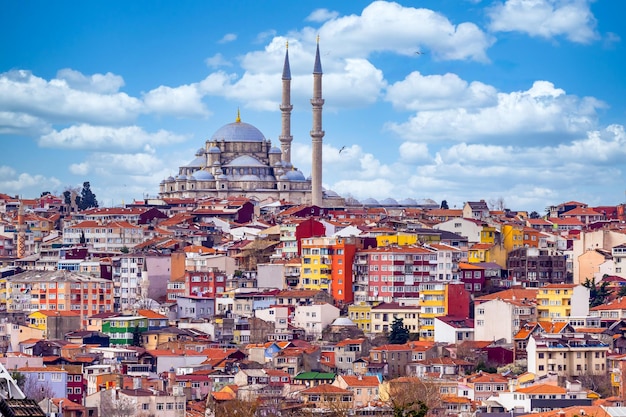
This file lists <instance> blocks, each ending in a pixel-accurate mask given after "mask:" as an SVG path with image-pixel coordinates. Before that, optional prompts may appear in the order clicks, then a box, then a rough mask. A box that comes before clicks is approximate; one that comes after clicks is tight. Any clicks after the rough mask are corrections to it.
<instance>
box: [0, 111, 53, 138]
mask: <svg viewBox="0 0 626 417" xmlns="http://www.w3.org/2000/svg"><path fill="white" fill-rule="evenodd" d="M49 130H50V125H49V124H48V123H46V122H45V121H44V120H42V119H40V118H38V117H34V116H31V115H29V114H26V113H14V112H3V111H0V135H9V134H12V135H25V136H34V135H38V134H42V133H46V132H48V131H49Z"/></svg>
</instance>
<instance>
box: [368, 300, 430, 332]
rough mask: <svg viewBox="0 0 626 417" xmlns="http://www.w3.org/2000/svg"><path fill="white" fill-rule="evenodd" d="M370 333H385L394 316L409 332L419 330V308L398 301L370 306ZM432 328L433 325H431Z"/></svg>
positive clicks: (388, 329) (389, 328)
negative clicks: (400, 320)
mask: <svg viewBox="0 0 626 417" xmlns="http://www.w3.org/2000/svg"><path fill="white" fill-rule="evenodd" d="M371 317H372V327H371V328H372V330H371V331H372V333H381V332H382V333H387V332H390V331H391V325H392V324H393V322H394V320H395V319H396V318H398V319H402V324H403V325H404V327H405V328H406V329H407V330H408V331H409V332H410V333H418V332H419V319H420V309H419V307H418V306H416V305H400V303H397V302H392V303H380V304H378V305H377V306H375V307H372V315H371ZM433 329H434V327H433Z"/></svg>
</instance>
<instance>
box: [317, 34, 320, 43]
mask: <svg viewBox="0 0 626 417" xmlns="http://www.w3.org/2000/svg"><path fill="white" fill-rule="evenodd" d="M316 42H317V44H318V45H319V43H320V35H319V34H318V35H317V39H316Z"/></svg>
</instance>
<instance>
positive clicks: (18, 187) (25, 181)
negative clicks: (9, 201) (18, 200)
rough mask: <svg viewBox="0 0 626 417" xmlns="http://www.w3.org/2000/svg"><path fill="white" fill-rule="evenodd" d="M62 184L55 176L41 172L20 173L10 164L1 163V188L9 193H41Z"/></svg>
mask: <svg viewBox="0 0 626 417" xmlns="http://www.w3.org/2000/svg"><path fill="white" fill-rule="evenodd" d="M60 185H61V181H59V180H58V179H56V178H55V177H45V176H43V175H40V174H30V173H26V172H23V173H20V174H18V173H17V171H16V170H15V169H14V168H12V167H9V166H6V165H0V190H2V191H3V192H5V193H9V194H23V195H39V194H40V193H41V192H42V191H44V190H53V189H55V188H57V187H59V186H60Z"/></svg>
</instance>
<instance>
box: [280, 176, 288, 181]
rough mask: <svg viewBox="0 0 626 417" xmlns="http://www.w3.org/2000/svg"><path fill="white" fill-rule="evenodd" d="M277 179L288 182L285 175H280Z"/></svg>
mask: <svg viewBox="0 0 626 417" xmlns="http://www.w3.org/2000/svg"><path fill="white" fill-rule="evenodd" d="M278 179H279V180H280V181H289V177H288V176H287V175H286V174H283V175H281V176H280V177H278Z"/></svg>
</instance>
